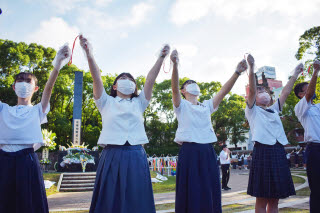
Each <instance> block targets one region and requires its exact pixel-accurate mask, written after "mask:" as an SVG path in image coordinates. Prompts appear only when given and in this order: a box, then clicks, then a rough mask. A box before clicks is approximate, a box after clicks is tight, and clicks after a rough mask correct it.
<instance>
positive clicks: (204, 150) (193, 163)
mask: <svg viewBox="0 0 320 213" xmlns="http://www.w3.org/2000/svg"><path fill="white" fill-rule="evenodd" d="M221 211H222V209H221V185H220V173H219V168H218V163H217V157H216V154H215V151H214V149H213V146H212V144H197V143H183V145H182V147H181V149H180V152H179V158H178V166H177V179H176V207H175V212H176V213H186V212H188V213H198V212H201V213H213V212H214V213H216V212H221Z"/></svg>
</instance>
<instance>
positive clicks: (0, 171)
mask: <svg viewBox="0 0 320 213" xmlns="http://www.w3.org/2000/svg"><path fill="white" fill-rule="evenodd" d="M0 163H1V165H0V212H1V213H2V212H3V213H22V212H23V213H48V212H49V210H48V202H47V197H46V191H45V188H44V182H43V177H42V172H41V170H40V166H39V160H38V156H37V155H36V154H35V153H34V150H33V149H32V148H29V149H23V150H20V151H17V152H4V151H2V150H0Z"/></svg>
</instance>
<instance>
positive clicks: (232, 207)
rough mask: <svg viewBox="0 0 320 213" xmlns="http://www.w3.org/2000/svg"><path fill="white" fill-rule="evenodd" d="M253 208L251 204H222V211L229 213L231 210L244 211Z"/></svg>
mask: <svg viewBox="0 0 320 213" xmlns="http://www.w3.org/2000/svg"><path fill="white" fill-rule="evenodd" d="M250 209H254V206H252V205H243V204H237V203H235V204H231V205H226V206H222V212H223V213H229V212H230V213H231V212H241V211H246V210H250Z"/></svg>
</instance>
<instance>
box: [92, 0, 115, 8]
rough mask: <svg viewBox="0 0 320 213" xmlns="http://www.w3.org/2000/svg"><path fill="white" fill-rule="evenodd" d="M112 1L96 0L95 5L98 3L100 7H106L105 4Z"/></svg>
mask: <svg viewBox="0 0 320 213" xmlns="http://www.w3.org/2000/svg"><path fill="white" fill-rule="evenodd" d="M110 2H112V0H96V1H95V2H94V3H95V5H97V6H98V7H105V6H107V5H108V4H109V3H110Z"/></svg>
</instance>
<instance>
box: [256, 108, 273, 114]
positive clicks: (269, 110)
mask: <svg viewBox="0 0 320 213" xmlns="http://www.w3.org/2000/svg"><path fill="white" fill-rule="evenodd" d="M259 107H260V108H261V109H263V110H264V111H267V112H271V113H274V111H273V110H272V109H269V108H266V109H265V108H263V107H261V106H259Z"/></svg>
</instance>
